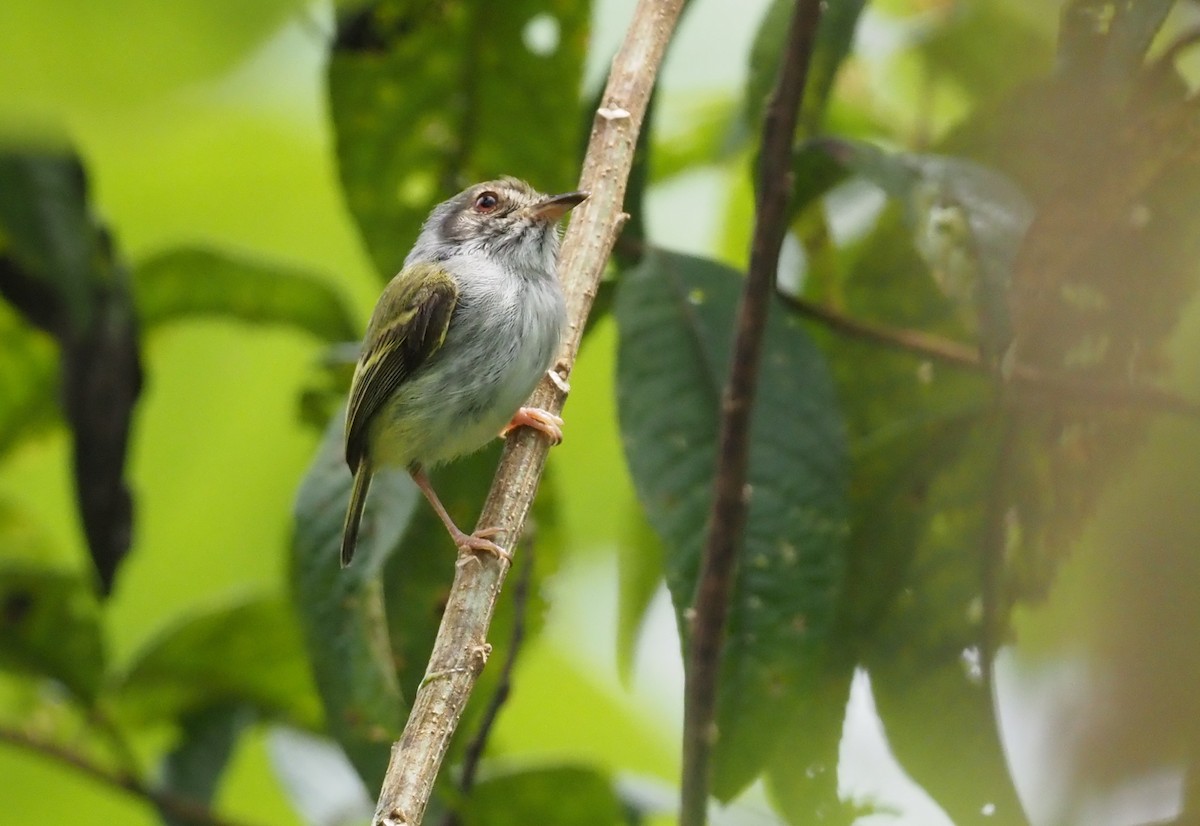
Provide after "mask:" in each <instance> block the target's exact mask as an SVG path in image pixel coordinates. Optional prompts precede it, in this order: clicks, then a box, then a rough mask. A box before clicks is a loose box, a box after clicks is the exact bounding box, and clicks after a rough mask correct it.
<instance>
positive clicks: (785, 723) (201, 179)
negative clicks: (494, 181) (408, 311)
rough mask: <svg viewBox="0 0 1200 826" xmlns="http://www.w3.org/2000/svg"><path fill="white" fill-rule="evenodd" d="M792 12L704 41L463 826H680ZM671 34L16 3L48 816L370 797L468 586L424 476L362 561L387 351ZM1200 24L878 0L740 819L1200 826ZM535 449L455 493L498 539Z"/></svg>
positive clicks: (10, 754)
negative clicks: (495, 523) (454, 258)
mask: <svg viewBox="0 0 1200 826" xmlns="http://www.w3.org/2000/svg"><path fill="white" fill-rule="evenodd" d="M791 6H792V4H791V3H790V2H783V1H782V0H776V2H756V3H738V2H732V0H731V1H730V2H722V1H721V0H696V2H694V3H692V4H690V6H689V9H688V10H687V12H686V15H685V18H684V23H683V25H682V27H681V29H680V32H679V37H678V40H677V42H676V43H675V44H674V45H673V47H672V52H671V55H670V57H669V62H668V65H667V67H666V70H665V72H664V76H663V79H662V85H661V87H660V89H659V93H658V94H657V95H656V99H655V102H654V108H653V113H652V117H651V120H650V121H649V123H648V139H647V141H646V145H645V146H644V147H643V153H642V156H641V159H640V162H639V164H638V165H637V168H636V170H635V177H634V179H633V182H632V186H631V190H630V197H629V199H628V202H627V205H626V209H627V211H628V212H630V213H631V215H632V216H633V217H632V220H631V222H630V224H629V225H628V226H627V228H626V232H625V235H624V236H623V239H622V242H621V245H620V246H619V248H618V254H617V255H616V256H615V260H614V265H613V268H612V273H611V279H610V280H609V281H608V282H607V283H606V286H605V290H604V291H603V292H602V293H601V297H600V300H599V301H598V305H597V313H598V320H597V321H596V322H595V324H594V326H593V327H592V329H591V331H590V332H589V334H588V339H587V342H586V345H585V349H584V352H583V358H582V360H581V362H580V364H579V365H578V367H577V369H576V371H575V373H574V375H573V377H572V384H573V392H572V395H571V398H570V402H569V404H568V406H567V410H566V414H567V417H568V431H567V441H566V443H565V444H564V445H563V446H562V447H560V448H556V449H555V451H554V452H553V454H552V458H551V461H550V466H549V469H548V475H547V478H546V480H545V482H544V484H543V488H542V491H541V493H540V498H539V503H538V506H537V509H536V512H535V516H536V519H535V522H536V529H535V531H534V532H533V533H532V534H531V536H530V538H529V539H528V540H527V541H526V542H525V543H524V544H523V546H522V548H521V550H520V552H519V555H518V565H517V570H516V571H515V572H514V578H513V580H511V581H510V588H509V591H508V593H506V595H505V596H504V598H503V599H502V602H501V606H502V607H501V609H500V615H499V617H498V620H497V623H496V625H495V626H494V627H493V633H492V642H493V644H494V646H495V651H494V653H493V655H492V656H493V660H492V666H491V667H489V668H488V669H487V670H486V672H485V677H484V682H483V683H482V684H481V686H480V688H479V690H478V691H477V692H476V696H475V698H474V701H473V702H474V706H473V707H472V709H470V710H469V712H468V716H467V718H466V720H465V722H464V725H463V727H462V730H461V733H460V741H461V742H459V743H458V744H457V746H456V749H455V751H454V752H453V753H452V755H451V761H450V762H451V763H453V764H457V765H458V766H460V767H461V765H462V761H463V759H464V754H465V753H466V750H467V747H468V745H469V743H470V741H471V739H472V737H473V736H474V735H475V734H476V733H477V732H479V731H480V727H481V719H482V717H483V715H484V713H485V710H486V707H487V705H488V703H489V702H490V701H491V700H492V698H493V697H495V696H496V693H497V691H498V690H499V687H500V685H499V684H500V681H501V678H502V675H503V668H502V667H501V666H502V664H503V663H504V662H505V661H506V660H508V659H511V658H515V659H514V663H515V666H514V671H513V675H512V685H511V692H510V696H509V697H508V701H507V703H506V704H505V705H504V706H503V708H502V709H501V711H500V715H499V718H498V720H497V722H496V724H495V726H494V728H492V729H491V731H490V734H489V736H488V738H487V741H486V750H485V752H484V758H483V761H482V763H480V764H479V766H478V769H479V771H478V779H477V781H476V783H475V785H474V787H473V788H470V789H469V790H467V789H465V788H464V786H465V785H466V784H464V783H463V781H462V775H461V772H458V773H456V772H451V774H450V775H449V776H447V777H446V778H444V780H445V782H444V788H442V789H440V790H439V794H438V795H437V796H436V798H435V809H434V810H431V812H430V815H429V821H428V822H446V821H449V819H450V818H452V817H455V818H457V819H458V821H459V822H462V823H468V824H470V823H488V824H496V823H508V822H512V823H517V822H521V823H530V822H533V823H539V822H546V823H566V824H574V823H578V824H612V823H625V822H630V823H636V822H646V823H665V822H670V821H671V820H672V816H671V809H672V807H673V805H674V800H675V796H676V792H675V788H676V785H677V783H678V765H679V758H678V755H677V753H676V752H677V743H678V736H679V719H680V711H679V687H680V683H681V679H682V678H681V666H680V664H679V643H678V637H677V635H676V632H675V631H674V629H675V627H676V626H677V621H678V622H679V623H680V624H682V625H684V626H686V623H685V622H684V620H685V619H686V609H687V606H688V605H689V604H690V600H691V596H692V587H693V585H694V580H695V569H696V559H697V555H698V553H699V549H700V547H701V544H702V542H703V528H704V521H703V520H704V514H705V512H706V507H707V497H708V496H709V495H710V494H709V488H710V485H711V478H710V477H711V467H712V461H713V455H714V438H715V434H716V427H717V414H718V409H717V408H718V405H717V401H718V396H719V388H720V387H721V384H722V382H723V380H724V375H725V370H726V365H725V362H726V361H727V360H728V354H727V351H728V342H729V335H730V326H731V320H732V313H733V304H734V301H735V297H736V295H737V291H738V286H739V282H738V275H739V273H740V272H741V270H742V269H744V267H745V264H746V259H747V254H748V247H749V238H750V232H751V228H752V209H753V208H752V203H753V198H752V180H751V170H752V168H753V159H754V156H755V153H756V151H757V147H758V139H759V127H760V122H761V117H762V105H763V100H764V96H765V94H766V91H767V89H768V88H769V86H770V83H771V80H772V78H773V76H774V71H775V67H776V65H777V62H778V58H779V51H780V48H781V43H782V35H783V29H784V21H785V20H786V18H787V15H788V13H789V11H790V8H791ZM629 7H630V4H629V3H625V2H618V0H604V2H596V3H595V4H588V3H585V2H573V1H572V0H514V2H506V3H504V4H499V3H478V4H476V3H468V2H403V1H402V0H393V2H390V3H387V2H385V3H379V4H377V5H370V6H363V5H359V4H352V3H343V4H340V6H339V7H338V9H337V11H336V14H332V13H330V12H329V11H327V10H325V9H323V8H322V9H312V8H308V7H306V6H303V5H301V4H299V3H294V2H290V0H259V2H256V3H252V4H240V3H232V2H228V0H216V1H215V2H214V0H204V1H203V2H200V1H199V0H196V1H195V2H192V1H191V0H188V1H187V2H180V3H172V4H160V3H155V2H151V0H116V1H115V2H110V3H105V4H93V6H88V7H77V4H49V3H39V2H33V0H10V2H7V3H5V4H4V6H3V7H2V8H0V137H2V140H3V148H2V152H0V295H2V296H3V298H4V301H3V302H0V339H2V341H3V344H2V346H0V667H2V671H0V777H3V778H5V779H4V784H3V798H4V804H3V806H2V807H0V822H3V823H13V824H34V823H51V822H59V821H60V820H62V819H63V818H64V817H65V816H67V815H66V813H67V812H69V817H70V818H71V820H72V821H73V822H77V823H96V824H100V823H105V824H107V823H122V824H139V823H156V822H161V821H164V820H165V821H166V822H170V823H185V822H191V823H246V824H252V823H313V824H335V823H358V822H365V820H366V819H367V818H368V817H369V812H370V809H371V804H370V800H371V798H372V797H373V796H374V794H375V792H376V790H377V788H378V782H379V778H380V776H381V774H382V771H383V768H384V766H385V763H386V754H387V748H388V744H389V743H390V742H391V740H392V738H393V737H394V736H395V734H396V733H397V732H398V731H399V727H400V726H401V725H402V723H403V719H404V714H405V698H410V697H411V696H412V693H413V690H414V688H415V686H416V684H417V682H418V681H419V680H420V678H421V675H422V673H423V668H424V662H425V658H426V655H427V652H428V650H429V646H430V643H431V640H432V635H433V633H434V631H435V629H436V623H437V619H438V614H439V610H440V600H441V599H442V598H443V596H444V593H445V589H446V587H447V584H448V582H449V578H450V576H451V574H452V567H453V564H452V559H453V557H452V554H451V551H450V550H449V549H448V548H445V550H444V552H443V551H442V548H443V546H445V545H446V544H447V543H446V542H445V538H444V536H442V535H440V533H439V528H438V526H437V524H436V522H435V521H434V520H433V519H432V517H431V515H430V514H429V513H428V512H427V509H426V508H425V507H424V505H422V504H419V503H418V501H417V497H416V496H415V494H414V492H413V490H412V488H411V487H410V486H409V485H408V483H407V482H406V480H405V479H403V478H402V477H401V478H395V479H390V480H381V483H380V484H379V485H378V487H377V489H376V492H375V495H374V497H373V502H372V504H371V505H370V506H369V507H370V509H371V512H370V513H369V514H368V523H367V524H368V527H369V530H368V539H367V542H366V545H365V547H364V548H363V552H362V559H361V564H356V565H355V566H354V567H352V568H351V569H349V570H348V571H345V572H342V571H339V570H338V568H337V565H336V562H335V559H336V550H335V545H336V532H337V530H339V529H340V522H341V515H342V511H343V507H344V505H343V503H344V500H345V495H346V490H347V489H348V484H349V477H348V472H347V471H345V469H344V467H343V466H342V464H341V462H340V460H339V458H338V456H337V441H338V439H339V436H338V431H339V430H340V422H339V415H340V413H339V406H340V404H341V401H342V398H343V396H344V393H345V389H346V385H347V382H348V369H349V368H348V365H349V363H350V362H351V361H352V359H353V356H354V352H355V347H354V343H353V342H354V340H355V338H356V337H357V335H358V334H359V332H360V331H361V329H362V328H363V326H364V323H365V318H366V315H367V313H368V312H369V310H370V307H371V304H372V302H373V300H374V297H375V296H376V295H377V293H378V290H379V288H380V286H381V284H382V283H383V279H386V278H387V277H389V276H390V275H391V274H392V273H393V272H394V271H395V270H396V269H397V267H398V265H399V262H400V260H401V258H402V257H403V254H404V252H405V250H406V249H407V248H408V246H409V244H410V243H411V241H412V239H413V237H414V236H415V233H416V230H417V226H418V223H419V221H420V219H421V218H422V217H423V216H424V215H425V214H426V212H427V211H428V209H429V207H430V206H431V205H432V204H433V203H435V202H437V201H438V200H440V199H441V198H443V197H445V196H446V195H447V194H449V193H450V192H452V191H454V190H456V189H458V188H459V187H460V186H462V185H463V184H465V183H469V182H471V181H474V180H477V179H482V178H485V177H489V176H493V175H496V174H500V173H512V174H518V175H520V176H522V177H525V178H528V179H530V180H531V181H534V182H535V183H536V184H537V185H538V186H539V187H540V188H541V189H543V190H545V191H557V190H564V189H568V188H570V187H571V186H572V185H573V183H574V179H575V174H576V170H577V168H578V162H579V158H580V153H581V150H582V146H583V142H584V140H585V138H586V130H587V128H588V124H589V123H590V119H591V117H592V112H593V110H594V108H595V105H596V101H595V97H596V95H597V93H598V89H599V88H600V84H601V83H602V80H603V72H604V68H605V66H606V65H607V62H608V60H609V58H610V56H611V53H612V50H613V48H614V45H615V43H616V41H617V39H618V38H619V37H620V32H621V29H622V27H623V25H624V22H625V20H626V19H627V16H628V10H629ZM335 17H336V20H335ZM1197 26H1200V7H1198V6H1197V4H1195V3H1194V2H1190V1H1189V0H1139V1H1138V2H1134V3H1131V2H1116V0H1109V2H1103V1H1102V0H1070V2H1065V3H1046V2H1043V0H958V1H957V2H956V1H955V0H876V2H873V3H866V2H865V0H860V1H859V2H855V0H833V2H830V3H829V4H828V8H827V11H826V14H825V17H824V20H823V23H822V27H821V29H820V32H819V39H818V46H817V51H816V53H815V55H814V62H813V67H812V71H811V74H810V79H809V87H808V89H807V92H806V96H805V99H804V107H803V109H802V113H801V125H800V129H799V134H798V135H797V151H796V153H795V158H794V172H795V192H794V197H793V213H792V218H791V233H790V236H789V240H788V243H787V244H786V246H785V250H784V256H783V259H782V266H781V278H780V290H779V291H780V299H779V301H778V305H777V306H776V307H775V308H774V309H773V315H772V318H771V322H770V324H769V325H768V328H767V330H766V358H765V360H764V373H763V383H762V391H761V394H760V398H759V404H758V407H757V409H756V412H755V425H754V428H753V431H752V468H751V488H752V496H751V511H750V519H751V521H750V526H749V528H748V530H747V535H746V540H745V542H746V544H745V549H744V554H743V557H742V564H741V568H740V573H739V578H738V583H737V589H736V592H735V603H734V606H733V615H732V620H731V626H730V643H729V646H728V654H727V657H726V661H725V668H724V670H723V676H724V682H723V689H722V695H721V700H720V707H719V730H720V732H721V737H720V740H719V741H718V746H717V751H716V755H715V773H714V786H713V791H714V794H715V795H716V796H717V797H718V798H719V800H720V802H721V804H722V808H721V809H720V811H719V813H718V817H719V818H720V820H721V822H727V823H783V822H787V823H797V824H807V823H816V822H821V823H851V822H861V823H878V824H886V823H910V824H916V823H946V822H954V823H958V824H969V823H997V824H1010V823H1013V824H1019V823H1031V824H1060V823H1064V824H1065V823H1086V824H1105V823H1113V824H1125V823H1130V824H1132V823H1146V822H1177V823H1181V824H1182V823H1194V822H1196V820H1195V819H1196V818H1197V816H1198V815H1197V811H1196V805H1197V804H1196V800H1197V799H1198V798H1197V793H1196V787H1197V781H1196V777H1197V773H1196V766H1197V760H1200V714H1198V711H1200V709H1198V706H1197V703H1198V701H1197V696H1200V695H1197V694H1196V693H1195V691H1194V690H1193V689H1194V686H1195V685H1196V684H1197V682H1198V678H1200V658H1198V657H1197V654H1196V644H1195V642H1196V639H1197V632H1198V631H1200V629H1198V628H1197V625H1198V623H1200V615H1198V613H1197V611H1196V607H1195V606H1196V602H1197V601H1196V588H1197V583H1198V582H1200V554H1198V553H1197V548H1200V542H1198V540H1200V536H1198V531H1200V522H1198V521H1197V520H1196V518H1195V513H1196V512H1197V506H1198V505H1200V461H1197V457H1200V424H1198V423H1197V421H1196V419H1197V414H1198V413H1200V401H1197V400H1200V360H1198V359H1197V358H1196V353H1197V352H1198V349H1197V348H1198V347H1200V310H1198V309H1197V305H1196V302H1195V301H1194V300H1193V298H1194V293H1195V286H1196V261H1197V252H1198V250H1197V239H1200V227H1198V226H1197V222H1198V221H1200V163H1198V160H1200V151H1198V145H1200V138H1198V137H1197V136H1198V135H1200V131H1198V124H1197V113H1198V103H1197V96H1196V92H1195V91H1194V90H1195V86H1196V84H1195V79H1196V77H1197V64H1196V56H1195V50H1194V48H1193V47H1194V45H1195V43H1196V41H1197V38H1196V31H1197ZM495 457H496V453H495V452H494V451H491V452H484V453H483V454H481V455H480V456H478V457H474V458H472V459H470V460H468V461H464V462H461V463H458V464H456V465H454V466H452V467H449V468H446V469H444V471H443V472H442V473H441V474H440V476H439V477H438V478H437V484H438V487H439V490H441V491H443V497H444V498H446V499H447V500H448V501H453V503H454V508H455V509H456V511H457V512H458V513H460V514H461V516H460V517H459V518H460V519H461V520H463V521H468V522H469V521H471V519H472V518H473V514H474V513H475V512H476V511H477V509H478V503H479V500H480V498H481V496H482V493H483V491H484V490H485V489H486V485H487V482H488V480H489V478H490V475H491V469H492V467H493V466H494V463H495ZM522 582H524V583H525V587H524V588H522V587H521V583H522ZM522 591H523V595H522ZM668 606H670V607H668ZM515 642H517V643H519V645H514V643H515ZM343 755H344V756H343ZM346 758H349V759H348V761H347V759H346ZM451 812H453V813H454V814H450V813H451Z"/></svg>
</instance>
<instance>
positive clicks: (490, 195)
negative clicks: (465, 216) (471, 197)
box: [475, 192, 500, 212]
mask: <svg viewBox="0 0 1200 826" xmlns="http://www.w3.org/2000/svg"><path fill="white" fill-rule="evenodd" d="M499 204H500V198H499V197H498V196H497V195H496V193H495V192H481V193H479V195H478V196H477V197H476V198H475V211H476V212H491V211H492V210H493V209H495V208H496V207H497V206H498V205H499Z"/></svg>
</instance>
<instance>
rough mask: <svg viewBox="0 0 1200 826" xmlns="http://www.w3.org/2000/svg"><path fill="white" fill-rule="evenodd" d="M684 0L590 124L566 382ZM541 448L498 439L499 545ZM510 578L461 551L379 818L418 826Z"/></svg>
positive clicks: (495, 514)
mask: <svg viewBox="0 0 1200 826" xmlns="http://www.w3.org/2000/svg"><path fill="white" fill-rule="evenodd" d="M682 6H683V0H639V2H638V5H637V7H636V9H635V10H634V13H633V19H632V21H631V22H630V25H629V28H628V30H627V33H626V35H625V41H624V43H623V44H622V45H621V48H620V50H619V51H618V52H617V55H616V57H615V58H614V59H613V64H612V71H611V73H610V74H609V78H608V85H607V87H606V88H605V91H604V97H603V99H602V100H601V106H600V108H599V109H598V110H597V112H596V116H595V118H594V120H593V125H592V134H591V139H590V140H589V142H588V150H587V156H586V157H585V159H584V163H583V172H582V174H581V176H580V184H579V188H580V189H582V190H585V191H587V192H589V193H591V197H590V198H589V199H588V200H587V201H586V202H584V203H583V204H582V205H580V206H579V207H577V208H576V209H575V210H574V211H573V212H572V218H571V224H570V228H569V229H568V230H567V234H566V237H565V238H564V240H563V248H562V253H561V255H560V256H559V264H558V267H559V275H560V277H561V279H562V282H563V291H564V293H565V294H566V299H567V314H568V315H567V317H568V322H567V334H566V341H565V342H564V343H563V346H562V349H561V350H560V353H559V359H558V362H557V364H556V365H555V367H554V370H555V372H556V373H558V375H559V377H560V378H561V379H564V380H565V379H566V378H567V376H568V375H569V374H570V371H571V367H572V365H573V364H574V363H575V356H576V354H577V353H578V351H579V345H580V342H581V340H582V337H583V330H584V325H585V322H586V319H587V316H588V312H589V310H590V309H591V306H592V300H593V299H594V298H595V296H596V290H597V288H598V285H599V283H600V278H601V276H602V275H603V272H604V264H605V262H606V261H607V260H608V256H609V254H610V252H611V251H612V247H613V243H614V241H615V240H616V237H617V234H618V233H619V232H620V229H621V226H622V224H623V223H624V221H625V218H626V217H627V216H626V215H625V214H624V213H623V212H622V204H623V201H624V196H625V187H626V185H627V182H628V178H629V170H630V167H631V165H632V163H633V154H634V147H635V145H636V143H637V137H638V132H639V130H640V129H641V126H642V119H643V117H644V115H645V112H646V104H647V102H648V100H649V98H650V91H651V89H653V87H654V81H655V77H656V76H657V74H658V67H659V65H660V64H661V62H662V58H663V54H664V53H665V51H666V47H667V43H668V41H669V40H670V38H671V34H672V32H673V31H674V29H675V23H676V20H677V19H678V17H679V12H680V10H681V8H682ZM565 398H566V393H565V392H564V391H563V390H561V389H559V388H558V387H557V386H556V384H555V383H553V382H551V381H549V380H548V379H547V380H546V381H543V382H542V384H541V386H540V387H539V388H538V389H537V391H536V392H535V393H534V395H533V398H532V399H531V400H530V401H529V404H530V405H532V406H534V407H540V408H542V409H544V410H549V411H550V412H551V413H558V412H559V411H560V410H561V409H562V405H563V402H564V400H565ZM548 452H549V445H548V444H547V442H546V441H545V439H544V438H542V437H541V436H540V435H539V434H536V433H534V432H532V431H531V430H529V429H528V428H522V429H520V430H518V431H515V432H514V433H513V434H512V435H511V436H510V437H509V439H508V442H507V444H506V445H505V448H504V453H503V454H502V456H501V458H500V468H499V470H498V471H497V473H496V477H495V479H494V480H493V481H492V488H491V491H490V492H489V494H488V498H487V501H486V502H485V503H484V506H483V510H482V512H481V513H480V516H479V522H478V525H479V526H481V527H488V528H500V530H499V531H498V532H497V533H496V534H495V535H494V536H493V537H492V538H493V539H494V541H496V542H497V543H498V544H500V545H501V546H503V547H509V546H511V544H512V542H513V540H514V539H515V538H516V537H518V536H520V534H521V528H522V526H523V525H524V523H525V517H526V515H527V514H528V513H529V507H530V505H531V504H532V502H533V497H534V494H535V492H536V491H537V485H538V481H539V480H540V478H541V475H542V468H543V467H544V466H545V462H546V455H547V453H548ZM506 574H507V566H506V565H505V564H503V563H502V562H501V561H500V560H497V559H491V558H489V559H482V558H480V557H477V556H465V557H462V558H460V560H459V564H458V568H457V570H456V572H455V577H454V584H453V585H452V586H451V590H450V594H449V597H448V598H447V602H446V610H445V612H444V613H443V615H442V624H441V627H440V628H439V629H438V636H437V639H436V640H435V641H434V646H433V652H432V654H431V655H430V659H429V665H428V667H427V670H426V675H427V676H429V675H438V676H439V678H438V679H426V680H425V681H424V682H423V683H422V684H421V687H420V689H419V690H418V691H417V696H416V697H415V698H414V700H413V706H412V712H411V713H410V715H409V718H408V722H407V724H406V725H405V727H404V733H403V734H402V735H401V737H400V740H399V741H397V742H396V743H394V744H393V746H392V755H391V760H390V761H389V763H388V769H387V776H386V777H385V778H384V782H383V787H382V789H381V790H380V794H379V802H378V805H377V807H376V810H375V817H374V821H373V822H374V824H375V826H401V825H402V824H403V826H416V824H419V823H420V822H421V820H422V818H423V817H424V815H425V808H426V806H427V805H428V802H429V797H430V795H431V794H432V791H433V784H434V781H435V780H436V778H437V775H438V771H439V770H440V768H441V765H442V761H443V760H444V759H445V757H446V751H447V749H448V748H449V744H450V738H451V736H452V735H453V734H454V730H455V728H456V727H457V726H458V722H459V720H460V719H461V717H462V713H463V710H464V709H465V707H466V704H467V698H468V697H469V696H470V693H471V689H472V688H473V687H474V685H475V681H476V679H477V677H478V675H479V672H480V671H481V670H482V668H483V666H484V663H485V661H486V656H487V652H488V647H487V642H486V640H487V630H488V626H489V625H490V624H491V619H492V613H493V611H494V610H495V605H496V600H497V598H498V596H499V593H500V587H501V585H502V584H503V582H504V578H505V575H506Z"/></svg>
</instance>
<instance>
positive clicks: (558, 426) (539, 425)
mask: <svg viewBox="0 0 1200 826" xmlns="http://www.w3.org/2000/svg"><path fill="white" fill-rule="evenodd" d="M562 426H563V420H562V419H561V418H559V417H558V416H555V415H554V414H553V413H551V412H549V411H547V410H542V409H541V408H540V407H522V408H521V409H520V410H518V411H517V412H516V413H515V414H513V417H512V421H510V422H509V423H508V424H506V425H505V426H504V429H503V430H501V431H500V438H501V439H503V438H504V437H505V436H507V435H508V434H509V433H510V432H511V431H513V430H516V429H517V428H518V427H532V428H533V429H534V430H537V431H539V432H541V433H545V434H546V436H547V437H548V438H549V439H550V443H551V444H554V445H556V444H559V443H560V442H562V440H563V432H562Z"/></svg>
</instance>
